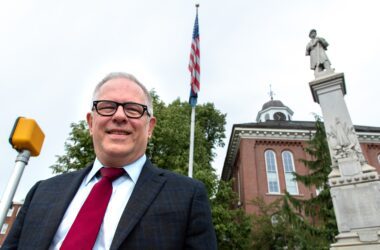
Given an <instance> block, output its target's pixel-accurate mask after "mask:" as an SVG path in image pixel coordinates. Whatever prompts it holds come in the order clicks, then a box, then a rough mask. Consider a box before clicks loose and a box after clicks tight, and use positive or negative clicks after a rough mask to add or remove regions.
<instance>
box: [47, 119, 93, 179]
mask: <svg viewBox="0 0 380 250" xmlns="http://www.w3.org/2000/svg"><path fill="white" fill-rule="evenodd" d="M70 127H71V132H70V134H69V138H68V139H67V140H66V142H65V152H66V153H65V154H63V155H61V156H57V162H56V164H54V165H52V166H50V168H51V169H53V173H55V174H56V173H66V172H70V171H74V170H78V169H81V168H84V167H86V166H87V165H88V164H90V163H91V162H93V161H94V158H95V152H94V147H93V145H92V139H91V136H90V133H89V132H88V127H87V123H86V121H84V120H82V121H79V122H78V123H72V124H71V126H70Z"/></svg>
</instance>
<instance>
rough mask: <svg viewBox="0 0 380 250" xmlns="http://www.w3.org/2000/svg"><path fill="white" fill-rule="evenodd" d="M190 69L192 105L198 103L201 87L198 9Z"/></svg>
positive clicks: (190, 101)
mask: <svg viewBox="0 0 380 250" xmlns="http://www.w3.org/2000/svg"><path fill="white" fill-rule="evenodd" d="M189 71H190V74H191V82H190V85H191V89H190V98H189V103H190V105H191V106H192V107H195V105H196V104H197V98H198V92H199V89H200V73H201V67H200V47H199V26H198V9H197V15H196V17H195V23H194V30H193V39H192V43H191V51H190V62H189Z"/></svg>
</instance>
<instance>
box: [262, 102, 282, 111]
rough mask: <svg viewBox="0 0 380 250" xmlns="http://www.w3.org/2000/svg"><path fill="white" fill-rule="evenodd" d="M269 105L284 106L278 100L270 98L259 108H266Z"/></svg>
mask: <svg viewBox="0 0 380 250" xmlns="http://www.w3.org/2000/svg"><path fill="white" fill-rule="evenodd" d="M270 107H286V106H285V105H284V104H283V103H282V102H281V101H280V100H270V101H269V102H266V103H264V105H263V107H262V109H261V110H266V109H267V108H270Z"/></svg>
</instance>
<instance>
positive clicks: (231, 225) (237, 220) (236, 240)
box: [211, 180, 255, 250]
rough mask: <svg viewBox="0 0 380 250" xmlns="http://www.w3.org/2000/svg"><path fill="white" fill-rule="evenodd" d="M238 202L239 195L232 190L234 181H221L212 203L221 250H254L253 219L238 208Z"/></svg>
mask: <svg viewBox="0 0 380 250" xmlns="http://www.w3.org/2000/svg"><path fill="white" fill-rule="evenodd" d="M237 200H238V199H237V195H236V193H235V192H234V191H233V189H232V180H231V181H229V182H225V181H221V182H220V183H219V189H218V192H217V193H216V195H215V197H214V198H213V199H212V203H211V204H212V217H213V222H214V226H215V231H216V236H217V240H218V249H220V250H224V249H225V250H230V249H252V234H251V230H252V227H251V226H252V221H251V217H250V216H248V215H247V214H246V213H245V212H244V210H243V209H241V208H238V207H237V206H236V204H237ZM253 249H255V248H253Z"/></svg>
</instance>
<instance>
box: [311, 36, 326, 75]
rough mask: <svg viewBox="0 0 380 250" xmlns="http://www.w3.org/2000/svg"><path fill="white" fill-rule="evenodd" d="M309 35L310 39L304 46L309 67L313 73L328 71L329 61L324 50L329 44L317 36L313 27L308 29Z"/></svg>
mask: <svg viewBox="0 0 380 250" xmlns="http://www.w3.org/2000/svg"><path fill="white" fill-rule="evenodd" d="M309 37H310V38H311V40H310V42H309V43H308V44H307V46H306V55H307V56H310V68H311V69H312V70H314V74H315V75H317V74H318V73H320V72H322V71H323V70H327V71H330V70H331V63H330V60H329V59H328V57H327V55H326V52H325V51H326V50H327V46H329V44H328V43H327V41H326V40H325V39H323V38H322V37H317V31H316V30H315V29H312V30H311V31H310V33H309Z"/></svg>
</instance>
